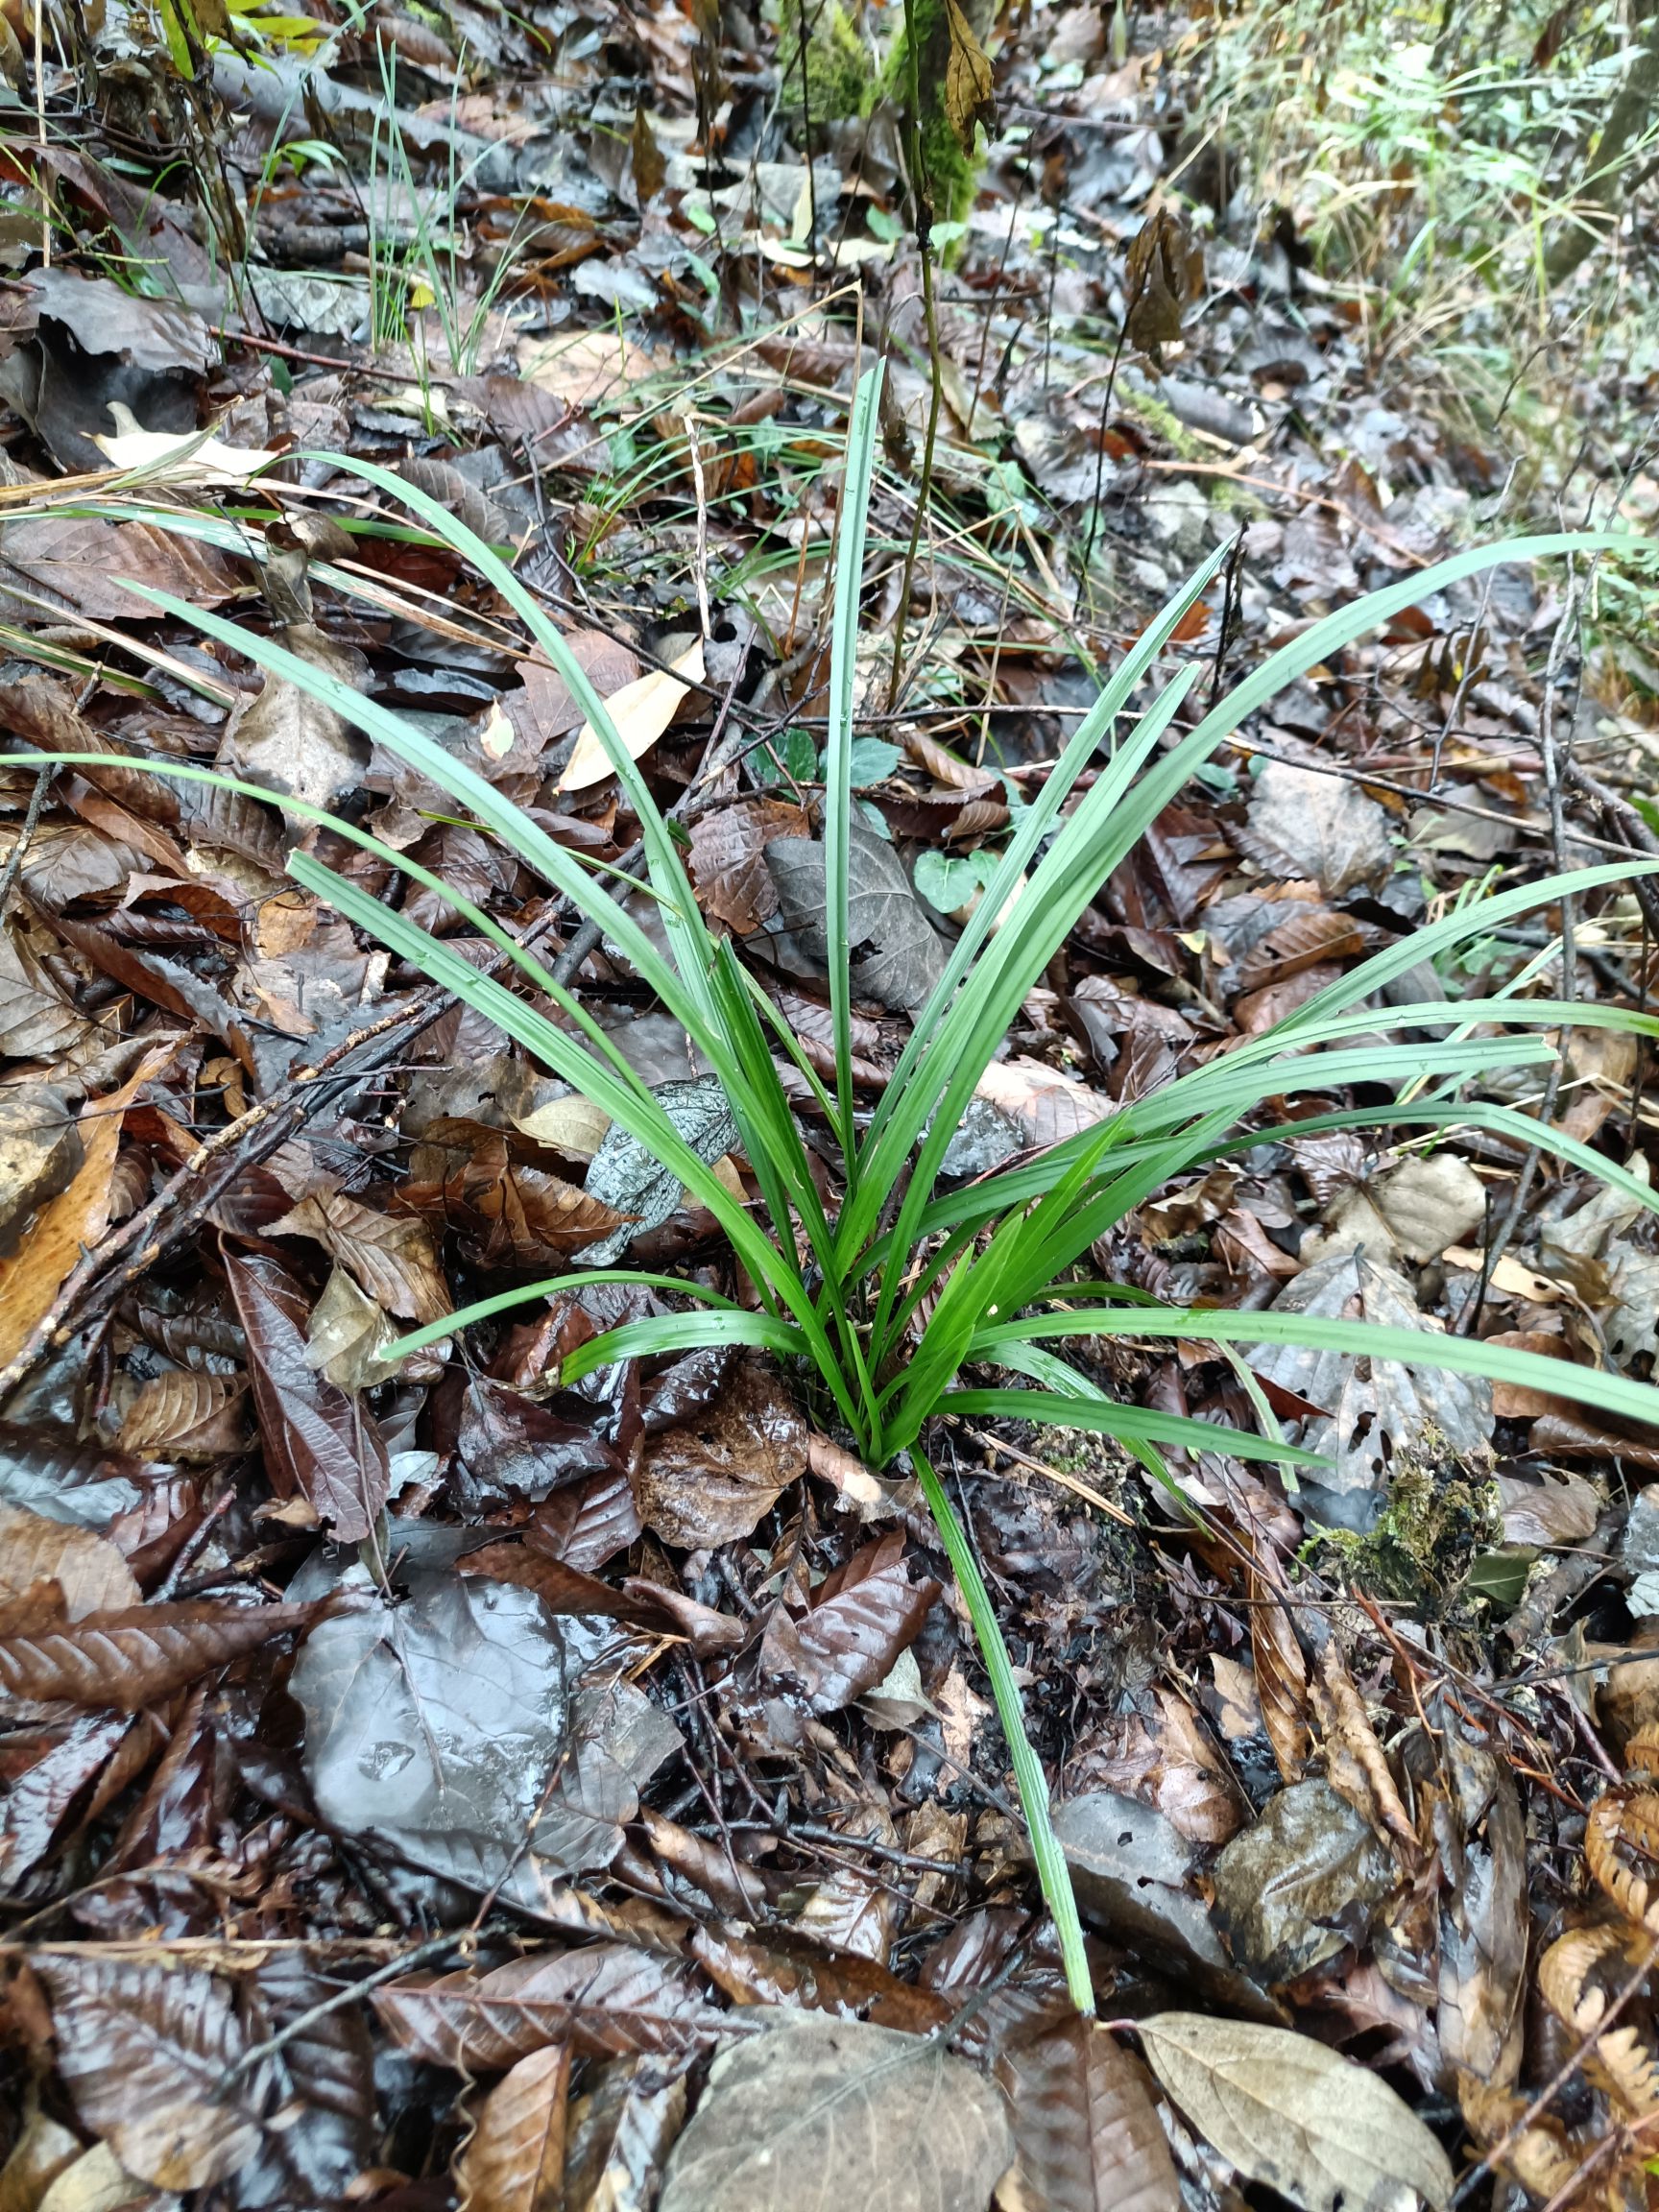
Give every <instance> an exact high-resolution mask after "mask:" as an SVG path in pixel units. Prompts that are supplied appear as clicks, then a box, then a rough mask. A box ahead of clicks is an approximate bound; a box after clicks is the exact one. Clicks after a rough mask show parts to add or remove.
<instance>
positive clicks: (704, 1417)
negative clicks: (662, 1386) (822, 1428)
mask: <svg viewBox="0 0 1659 2212" xmlns="http://www.w3.org/2000/svg"><path fill="white" fill-rule="evenodd" d="M806 1436H807V1431H806V1424H805V1421H804V1420H803V1419H802V1417H801V1414H800V1412H799V1410H798V1409H797V1407H795V1405H794V1403H793V1401H792V1400H791V1399H790V1397H789V1395H788V1393H787V1391H786V1390H785V1389H784V1388H783V1386H782V1384H781V1382H780V1381H779V1380H778V1379H777V1377H775V1376H774V1375H773V1374H771V1373H770V1372H769V1371H768V1370H767V1369H765V1368H763V1367H760V1366H758V1365H755V1364H751V1363H750V1362H748V1361H743V1362H739V1363H737V1364H735V1365H734V1366H733V1369H732V1371H731V1374H730V1376H729V1377H728V1379H727V1381H726V1383H725V1384H724V1386H723V1388H722V1389H721V1392H720V1395H719V1398H718V1400H717V1401H716V1402H715V1403H714V1404H713V1405H711V1406H706V1407H702V1408H701V1409H699V1410H698V1411H697V1412H696V1414H695V1416H694V1417H693V1418H692V1419H691V1420H689V1421H687V1422H685V1423H684V1424H683V1425H677V1426H675V1427H673V1428H670V1429H667V1430H665V1431H663V1432H662V1433H661V1434H660V1435H656V1436H653V1437H651V1438H650V1439H649V1440H648V1441H647V1443H646V1446H645V1455H644V1459H643V1463H642V1464H641V1466H640V1469H639V1472H638V1474H637V1477H636V1478H635V1497H636V1499H637V1502H638V1506H639V1518H640V1520H641V1521H643V1522H644V1524H645V1526H646V1527H647V1528H650V1529H652V1530H654V1531H655V1533H656V1534H657V1535H659V1536H661V1538H662V1540H663V1541H664V1543H668V1544H678V1545H682V1546H684V1547H685V1549H687V1550H690V1549H692V1548H694V1547H695V1546H697V1545H700V1544H723V1543H728V1542H730V1541H731V1539H732V1538H733V1537H737V1536H747V1535H749V1534H750V1533H751V1532H752V1531H753V1530H754V1529H755V1528H757V1527H758V1526H759V1523H760V1521H761V1518H762V1517H763V1515H764V1514H765V1513H766V1512H767V1511H768V1510H769V1509H770V1507H771V1506H772V1504H773V1503H774V1502H775V1501H776V1500H777V1499H778V1497H779V1496H780V1495H781V1492H782V1491H784V1490H785V1489H787V1488H788V1486H789V1484H790V1483H791V1482H795V1481H798V1480H799V1479H800V1478H801V1477H802V1476H803V1475H804V1474H805V1472H806ZM876 1679H877V1680H878V1681H879V1679H880V1676H879V1675H878V1676H877V1677H876Z"/></svg>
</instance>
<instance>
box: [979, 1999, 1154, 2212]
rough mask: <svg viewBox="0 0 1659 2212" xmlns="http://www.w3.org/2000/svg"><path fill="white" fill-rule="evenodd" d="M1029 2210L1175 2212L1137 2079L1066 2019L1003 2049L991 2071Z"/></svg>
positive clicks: (1084, 2024) (1084, 2025) (1134, 2067)
mask: <svg viewBox="0 0 1659 2212" xmlns="http://www.w3.org/2000/svg"><path fill="white" fill-rule="evenodd" d="M997 2079H998V2081H999V2082H1000V2083H1001V2085H1002V2087H1003V2089H1004V2090H1005V2091H1006V2093H1007V2097H1008V2112H1009V2117H1010V2118H1011V2119H1012V2121H1013V2123H1014V2142H1015V2146H1016V2150H1017V2153H1018V2168H1019V2176H1020V2184H1021V2193H1020V2202H1021V2204H1022V2205H1029V2206H1030V2207H1032V2212H1036V2208H1037V2207H1039V2206H1041V2207H1044V2208H1046V2212H1178V2208H1179V2206H1180V2203H1181V2186H1180V2183H1179V2181H1178V2180H1177V2178H1176V2175H1175V2162H1174V2160H1173V2159H1172V2158H1171V2157H1170V2155H1169V2145H1168V2143H1167V2141H1166V2139H1165V2134H1164V2129H1163V2128H1162V2127H1161V2126H1160V2125H1159V2120H1158V2114H1157V2110H1156V2108H1155V2107H1154V2105H1153V2103H1152V2097H1151V2092H1150V2090H1149V2088H1148V2086H1147V2081H1146V2077H1145V2075H1144V2073H1143V2072H1142V2068H1141V2066H1140V2065H1139V2064H1138V2062H1137V2061H1136V2060H1135V2059H1134V2058H1133V2057H1132V2056H1130V2054H1129V2053H1128V2052H1127V2051H1125V2050H1124V2049H1123V2047H1122V2045H1121V2044H1119V2043H1118V2040H1117V2038H1116V2037H1115V2036H1113V2035H1112V2034H1110V2033H1109V2032H1107V2030H1106V2029H1104V2028H1102V2027H1101V2026H1100V2025H1099V2024H1098V2023H1097V2022H1096V2021H1094V2020H1084V2019H1081V2018H1079V2017H1078V2016H1076V2015H1075V2014H1074V2015H1073V2016H1072V2017H1071V2018H1070V2020H1062V2021H1060V2022H1058V2023H1057V2024H1056V2025H1054V2026H1052V2027H1047V2028H1044V2029H1041V2030H1040V2031H1039V2032H1037V2033H1035V2034H1032V2035H1024V2036H1021V2037H1019V2038H1018V2039H1016V2040H1015V2041H1014V2042H1012V2043H1010V2044H1008V2045H1007V2046H1006V2047H1005V2049H1004V2050H1003V2052H1002V2055H1001V2056H1000V2057H999V2058H998V2064H997Z"/></svg>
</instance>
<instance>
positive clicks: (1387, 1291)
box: [1247, 1252, 1492, 1494]
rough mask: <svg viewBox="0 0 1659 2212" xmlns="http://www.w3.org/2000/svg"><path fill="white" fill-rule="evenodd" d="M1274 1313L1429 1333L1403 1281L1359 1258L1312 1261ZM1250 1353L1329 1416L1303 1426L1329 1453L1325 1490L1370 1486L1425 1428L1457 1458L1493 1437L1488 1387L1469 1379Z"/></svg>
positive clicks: (1276, 1351)
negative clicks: (1360, 1319)
mask: <svg viewBox="0 0 1659 2212" xmlns="http://www.w3.org/2000/svg"><path fill="white" fill-rule="evenodd" d="M1271 1310H1272V1311H1274V1312H1276V1313H1309V1314H1313V1315H1316V1316H1319V1317H1327V1316H1329V1317H1343V1316H1346V1317H1349V1318H1352V1317H1354V1316H1355V1315H1357V1314H1358V1315H1360V1316H1362V1317H1363V1318H1364V1319H1365V1320H1367V1321H1376V1322H1380V1323H1382V1324H1383V1326H1385V1327H1387V1328H1392V1329H1422V1330H1426V1331H1427V1330H1428V1329H1429V1328H1430V1327H1431V1324H1430V1323H1429V1322H1428V1321H1427V1320H1425V1318H1424V1316H1423V1315H1422V1314H1421V1313H1420V1312H1419V1311H1418V1310H1417V1301H1416V1299H1415V1297H1414V1296H1413V1295H1412V1291H1411V1286H1410V1285H1409V1283H1407V1281H1406V1279H1405V1277H1404V1276H1403V1275H1399V1274H1396V1273H1395V1271H1394V1269H1393V1268H1391V1267H1384V1266H1380V1265H1378V1264H1377V1263H1376V1262H1373V1261H1371V1260H1369V1259H1367V1258H1366V1256H1365V1255H1364V1253H1362V1252H1333V1253H1331V1254H1329V1255H1328V1256H1327V1257H1326V1258H1325V1259H1323V1260H1316V1261H1315V1262H1313V1264H1312V1266H1311V1267H1308V1268H1305V1269H1304V1270H1303V1272H1302V1273H1301V1274H1300V1275H1298V1276H1297V1278H1296V1280H1295V1281H1294V1282H1293V1283H1291V1284H1289V1285H1287V1286H1286V1289H1285V1290H1284V1291H1283V1292H1282V1293H1281V1295H1280V1296H1279V1297H1277V1298H1276V1299H1275V1300H1274V1301H1273V1306H1272V1309H1271ZM1247 1357H1248V1358H1249V1360H1250V1364H1251V1366H1252V1367H1254V1368H1255V1370H1256V1372H1257V1373H1258V1374H1259V1375H1260V1376H1262V1378H1263V1379H1264V1380H1265V1381H1267V1382H1269V1383H1280V1384H1282V1385H1283V1386H1284V1388H1286V1390H1294V1391H1295V1392H1296V1393H1297V1395H1298V1396H1299V1397H1302V1398H1306V1399H1307V1400H1308V1401H1309V1402H1310V1404H1311V1405H1314V1406H1318V1407H1323V1408H1324V1409H1325V1410H1326V1411H1327V1412H1328V1413H1329V1414H1330V1416H1331V1418H1330V1419H1329V1420H1327V1421H1323V1422H1312V1421H1310V1422H1309V1423H1308V1425H1307V1433H1306V1434H1305V1435H1303V1436H1302V1438H1301V1439H1300V1441H1301V1442H1302V1443H1304V1444H1306V1445H1308V1446H1310V1449H1311V1450H1313V1451H1315V1452H1321V1453H1326V1454H1328V1455H1330V1457H1331V1459H1332V1462H1333V1467H1332V1471H1331V1473H1330V1474H1329V1475H1322V1478H1321V1480H1322V1485H1323V1486H1324V1487H1325V1488H1327V1489H1328V1490H1330V1491H1334V1492H1336V1493H1338V1494H1340V1493H1343V1492H1347V1491H1358V1492H1367V1491H1373V1490H1376V1489H1377V1488H1378V1487H1379V1485H1380V1484H1381V1483H1382V1481H1383V1478H1384V1475H1385V1472H1386V1469H1387V1466H1388V1460H1389V1452H1390V1448H1391V1447H1396V1448H1397V1447H1399V1446H1400V1445H1403V1444H1408V1443H1412V1442H1414V1441H1415V1440H1416V1439H1417V1438H1418V1437H1419V1436H1421V1434H1422V1432H1423V1431H1424V1429H1425V1428H1426V1427H1428V1426H1429V1425H1430V1424H1431V1423H1432V1425H1433V1426H1434V1427H1435V1428H1436V1429H1438V1430H1439V1431H1440V1433H1441V1435H1442V1436H1443V1437H1444V1438H1445V1440H1446V1442H1447V1443H1448V1444H1449V1445H1450V1446H1451V1448H1452V1449H1453V1451H1455V1452H1475V1451H1479V1448H1480V1446H1481V1445H1483V1444H1484V1443H1485V1442H1486V1440H1487V1439H1488V1437H1489V1436H1490V1435H1491V1433H1492V1385H1491V1383H1487V1382H1484V1381H1481V1380H1479V1378H1476V1377H1472V1376H1466V1375H1447V1374H1442V1373H1438V1372H1436V1371H1434V1370H1432V1369H1431V1368H1426V1367H1419V1368H1414V1369H1413V1368H1407V1367H1404V1366H1402V1365H1401V1364H1400V1362H1399V1361H1398V1360H1396V1359H1363V1360H1361V1359H1357V1358H1354V1357H1353V1356H1352V1355H1351V1354H1347V1353H1342V1352H1310V1351H1306V1350H1304V1349H1302V1348H1301V1347H1299V1346H1296V1345H1290V1344H1272V1345H1269V1344H1259V1345H1257V1346H1255V1347H1254V1349H1253V1350H1252V1351H1251V1352H1250V1353H1249V1354H1248V1355H1247Z"/></svg>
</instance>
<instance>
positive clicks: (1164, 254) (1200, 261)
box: [1123, 207, 1204, 368]
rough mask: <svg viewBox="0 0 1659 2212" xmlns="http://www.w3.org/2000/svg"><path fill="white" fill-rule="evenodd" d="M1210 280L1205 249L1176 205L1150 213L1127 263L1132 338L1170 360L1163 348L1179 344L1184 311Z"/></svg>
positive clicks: (1128, 325)
mask: <svg viewBox="0 0 1659 2212" xmlns="http://www.w3.org/2000/svg"><path fill="white" fill-rule="evenodd" d="M1203 285H1204V249H1203V248H1202V247H1201V246H1200V245H1198V244H1197V242H1196V241H1195V240H1194V238H1193V237H1192V234H1191V232H1190V230H1189V229H1188V228H1187V226H1186V224H1185V223H1183V222H1182V220H1181V218H1180V216H1179V215H1177V214H1176V212H1175V210H1174V209H1173V208H1172V207H1159V208H1156V209H1155V210H1154V211H1153V213H1152V214H1150V215H1149V216H1148V217H1147V218H1146V220H1145V222H1144V223H1142V226H1141V228H1140V229H1139V230H1137V231H1136V233H1135V235H1134V237H1133V238H1131V239H1130V241H1129V252H1128V255H1127V257H1126V259H1125V262H1124V266H1123V289H1124V293H1125V295H1126V297H1127V299H1128V301H1129V306H1128V313H1127V316H1126V319H1125V325H1124V327H1125V329H1126V331H1127V333H1128V337H1129V343H1130V344H1131V345H1132V346H1136V347H1139V348H1140V349H1141V351H1142V353H1145V354H1148V355H1149V356H1150V357H1151V359H1152V360H1153V361H1154V362H1155V363H1156V364H1157V366H1158V367H1159V368H1162V367H1163V366H1164V353H1163V349H1164V348H1165V347H1166V346H1173V345H1178V344H1179V343H1180V338H1181V317H1182V313H1183V311H1184V310H1185V309H1186V308H1187V307H1189V306H1190V305H1191V303H1192V301H1194V300H1195V299H1196V298H1197V297H1198V294H1199V293H1200V291H1201V290H1202V289H1203Z"/></svg>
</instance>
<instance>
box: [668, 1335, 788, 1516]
mask: <svg viewBox="0 0 1659 2212" xmlns="http://www.w3.org/2000/svg"><path fill="white" fill-rule="evenodd" d="M805 1472H806V1424H805V1421H804V1420H803V1419H802V1417H801V1414H800V1412H799V1410H798V1409H797V1407H796V1406H795V1404H794V1402H793V1400H792V1399H791V1398H790V1397H789V1395H788V1393H787V1392H786V1391H785V1389H784V1388H783V1385H782V1383H781V1382H779V1381H778V1380H777V1379H776V1378H775V1377H774V1376H773V1375H772V1374H771V1373H770V1372H769V1371H768V1370H767V1369H765V1368H763V1367H760V1366H758V1365H757V1364H754V1363H753V1362H750V1361H747V1360H745V1361H744V1362H742V1363H741V1364H740V1365H738V1366H736V1367H734V1368H733V1373H732V1378H731V1381H730V1382H729V1383H728V1384H727V1386H726V1388H725V1390H724V1392H723V1393H722V1395H721V1397H720V1399H719V1401H718V1403H717V1404H715V1405H712V1406H708V1407H703V1408H702V1410H701V1411H700V1412H698V1413H697V1414H696V1415H695V1417H694V1418H693V1419H691V1420H690V1421H687V1422H685V1424H683V1425H680V1426H677V1427H675V1428H672V1429H668V1430H665V1431H663V1432H662V1433H661V1435H659V1436H652V1437H650V1438H649V1439H648V1440H647V1442H646V1446H645V1455H644V1458H643V1460H642V1462H641V1464H640V1466H639V1468H638V1470H637V1474H636V1475H635V1478H634V1495H635V1498H636V1500H637V1503H638V1507H639V1518H640V1520H641V1521H643V1522H644V1524H645V1526H646V1527H647V1528H649V1529H651V1530H653V1531H654V1533H655V1534H657V1535H659V1536H661V1539H662V1541H663V1542H664V1543H665V1544H675V1545H678V1546H680V1547H681V1548H682V1549H683V1550H685V1551H696V1550H698V1549H699V1548H700V1547H701V1546H703V1545H706V1544H730V1543H732V1542H733V1541H734V1540H735V1539H736V1538H737V1537H740V1536H749V1535H752V1534H753V1533H754V1531H755V1529H756V1528H757V1527H759V1525H760V1521H761V1519H762V1517H763V1516H764V1515H765V1514H766V1513H767V1512H768V1511H769V1510H770V1508H771V1506H772V1504H773V1502H774V1501H775V1500H776V1499H777V1498H778V1496H779V1495H780V1493H781V1491H783V1490H785V1489H787V1487H788V1486H789V1484H790V1483H791V1482H794V1481H796V1480H798V1479H800V1477H801V1476H803V1475H804V1474H805Z"/></svg>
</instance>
